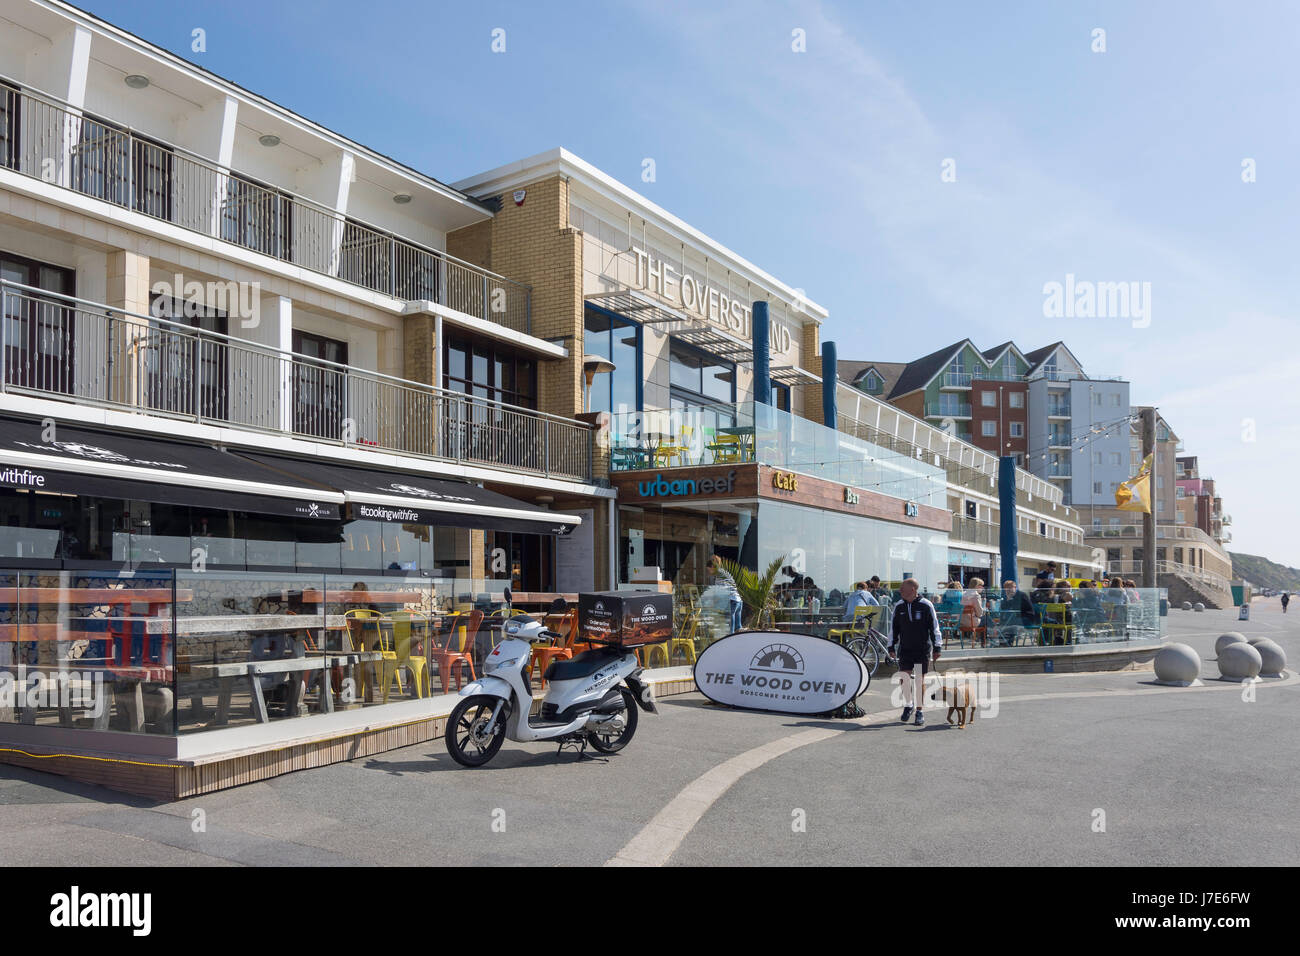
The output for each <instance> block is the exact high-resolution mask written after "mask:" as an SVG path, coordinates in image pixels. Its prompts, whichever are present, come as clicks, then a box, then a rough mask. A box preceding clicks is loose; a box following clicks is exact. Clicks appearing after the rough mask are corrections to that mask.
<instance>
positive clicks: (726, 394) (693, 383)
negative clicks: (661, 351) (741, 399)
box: [668, 339, 736, 405]
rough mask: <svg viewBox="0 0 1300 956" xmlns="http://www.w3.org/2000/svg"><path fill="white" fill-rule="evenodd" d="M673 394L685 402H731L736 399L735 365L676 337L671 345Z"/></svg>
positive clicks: (687, 403)
mask: <svg viewBox="0 0 1300 956" xmlns="http://www.w3.org/2000/svg"><path fill="white" fill-rule="evenodd" d="M668 363H669V368H668V383H669V385H670V387H671V390H672V397H673V398H674V399H677V400H679V401H680V402H682V403H684V404H685V405H716V404H720V403H721V404H730V403H732V402H734V401H735V400H736V366H735V365H733V364H732V363H731V362H726V361H724V360H722V359H720V358H717V357H715V356H713V355H710V354H709V353H707V352H703V351H701V350H699V349H696V348H693V347H692V346H689V345H687V344H686V343H684V342H679V341H677V340H676V339H673V340H671V341H670V343H669V347H668Z"/></svg>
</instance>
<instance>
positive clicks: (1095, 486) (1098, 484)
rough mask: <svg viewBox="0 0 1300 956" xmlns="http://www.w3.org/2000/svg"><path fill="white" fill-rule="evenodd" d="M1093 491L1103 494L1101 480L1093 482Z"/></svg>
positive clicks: (1096, 493)
mask: <svg viewBox="0 0 1300 956" xmlns="http://www.w3.org/2000/svg"><path fill="white" fill-rule="evenodd" d="M1092 493H1093V494H1094V495H1099V494H1101V482H1100V481H1094V482H1093V483H1092Z"/></svg>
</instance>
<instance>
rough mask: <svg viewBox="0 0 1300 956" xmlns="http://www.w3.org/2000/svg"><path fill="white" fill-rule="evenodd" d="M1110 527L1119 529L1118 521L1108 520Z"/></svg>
mask: <svg viewBox="0 0 1300 956" xmlns="http://www.w3.org/2000/svg"><path fill="white" fill-rule="evenodd" d="M1110 526H1111V527H1112V528H1118V527H1119V519H1118V518H1111V519H1110Z"/></svg>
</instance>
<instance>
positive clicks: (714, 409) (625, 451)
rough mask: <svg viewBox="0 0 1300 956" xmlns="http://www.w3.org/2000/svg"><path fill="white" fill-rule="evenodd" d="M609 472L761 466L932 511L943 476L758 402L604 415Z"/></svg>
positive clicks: (943, 496) (942, 496)
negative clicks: (608, 437)
mask: <svg viewBox="0 0 1300 956" xmlns="http://www.w3.org/2000/svg"><path fill="white" fill-rule="evenodd" d="M610 427H611V432H612V441H611V447H610V472H611V473H618V472H625V471H645V470H655V471H659V470H664V471H667V470H668V469H673V468H697V467H699V466H701V465H746V464H762V465H768V466H770V467H772V468H776V469H779V470H781V471H793V472H798V473H799V474H803V475H808V476H810V477H814V478H824V479H826V480H827V481H833V482H837V483H839V484H843V485H850V486H852V487H854V488H862V489H866V490H869V491H876V492H879V493H880V494H883V495H888V496H890V497H893V498H900V499H905V500H908V501H914V502H917V503H919V504H923V505H931V506H933V507H939V508H942V507H945V506H946V505H947V490H946V489H947V476H946V475H945V473H944V470H943V469H942V468H940V467H938V466H937V465H934V464H931V460H932V459H927V460H922V459H921V458H918V457H917V456H915V455H913V454H909V453H908V452H906V451H895V450H891V449H889V448H886V447H882V446H881V445H878V444H875V443H873V442H870V441H864V440H862V439H859V438H855V437H853V436H852V435H849V434H847V433H845V432H842V431H838V430H836V429H832V428H827V427H825V426H824V425H819V424H818V423H817V422H813V421H809V420H808V419H806V418H800V417H799V416H797V415H792V414H791V413H790V412H784V411H781V410H780V409H778V408H773V407H772V406H770V405H762V404H759V403H757V402H736V403H734V404H718V405H696V406H690V407H687V408H681V409H672V410H668V409H646V410H645V411H640V412H618V413H615V414H614V415H612V416H611V421H610Z"/></svg>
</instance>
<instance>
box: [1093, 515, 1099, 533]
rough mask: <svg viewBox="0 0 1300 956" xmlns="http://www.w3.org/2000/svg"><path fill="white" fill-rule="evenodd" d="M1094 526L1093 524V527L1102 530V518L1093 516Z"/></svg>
mask: <svg viewBox="0 0 1300 956" xmlns="http://www.w3.org/2000/svg"><path fill="white" fill-rule="evenodd" d="M1092 526H1093V528H1096V529H1098V530H1100V528H1101V519H1100V518H1093V519H1092Z"/></svg>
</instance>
